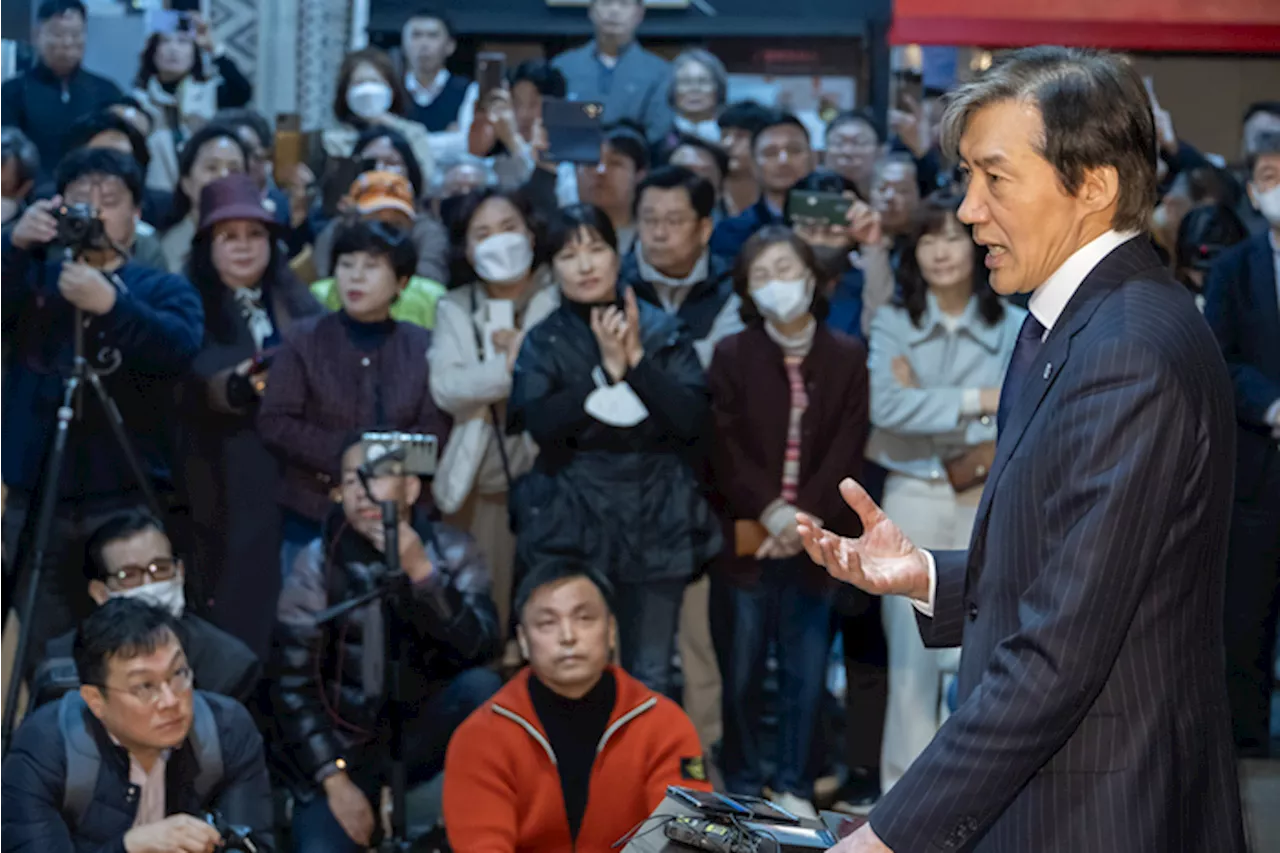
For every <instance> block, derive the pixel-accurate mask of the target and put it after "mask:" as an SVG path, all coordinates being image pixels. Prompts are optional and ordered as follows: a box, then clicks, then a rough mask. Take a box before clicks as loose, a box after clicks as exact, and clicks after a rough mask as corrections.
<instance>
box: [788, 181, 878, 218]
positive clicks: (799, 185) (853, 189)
mask: <svg viewBox="0 0 1280 853" xmlns="http://www.w3.org/2000/svg"><path fill="white" fill-rule="evenodd" d="M794 192H806V193H845V192H850V193H853V194H854V196H855V197H856V198H859V199H862V193H860V192H858V187H857V185H856V184H854V182H853V181H851V180H849V179H848V178H846V177H845V176H843V175H840V174H837V173H836V172H833V171H831V170H830V169H827V168H820V169H814V170H813V171H812V172H810V173H809V174H807V175H805V176H804V177H803V178H801V179H800V180H798V181H796V182H795V183H794V184H793V185H792V186H791V192H789V193H787V200H786V202H785V203H784V205H783V208H782V218H783V220H785V221H786V223H787V225H795V218H796V211H794V210H792V209H791V193H794ZM862 200H863V201H866V199H862Z"/></svg>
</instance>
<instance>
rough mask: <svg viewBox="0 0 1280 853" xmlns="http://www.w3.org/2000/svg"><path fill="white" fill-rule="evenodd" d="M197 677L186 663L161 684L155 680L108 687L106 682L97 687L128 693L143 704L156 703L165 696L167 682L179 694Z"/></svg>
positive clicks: (170, 688) (172, 691) (176, 694)
mask: <svg viewBox="0 0 1280 853" xmlns="http://www.w3.org/2000/svg"><path fill="white" fill-rule="evenodd" d="M195 679H196V675H195V673H194V672H192V671H191V667H189V666H185V665H184V666H181V667H179V668H178V669H176V670H174V673H173V675H171V676H169V677H168V678H166V679H165V680H164V681H162V682H160V683H159V684H157V683H155V682H154V681H144V682H143V683H142V684H135V685H133V686H132V687H108V686H107V685H105V684H99V685H97V687H98V689H99V690H114V691H115V692H117V693H128V694H129V695H130V696H132V697H133V698H134V699H137V700H138V701H139V702H141V703H142V704H143V705H155V704H157V703H158V702H159V701H160V699H161V698H162V697H163V696H164V686H165V685H166V684H167V685H168V686H169V691H170V692H171V693H173V695H174V696H178V695H180V694H183V693H186V692H187V691H188V690H190V689H191V685H192V684H194V683H195Z"/></svg>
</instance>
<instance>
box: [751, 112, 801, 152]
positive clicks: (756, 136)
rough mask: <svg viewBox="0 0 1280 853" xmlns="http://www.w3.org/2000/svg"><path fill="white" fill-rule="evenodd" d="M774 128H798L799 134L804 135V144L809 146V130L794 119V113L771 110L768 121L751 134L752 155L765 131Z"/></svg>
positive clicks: (798, 120)
mask: <svg viewBox="0 0 1280 853" xmlns="http://www.w3.org/2000/svg"><path fill="white" fill-rule="evenodd" d="M775 127H796V128H799V129H800V132H801V133H803V134H804V141H805V143H806V144H810V141H809V128H807V127H805V126H804V122H802V121H801V120H800V119H798V118H796V116H795V113H788V112H783V111H782V110H771V111H770V112H769V115H768V119H767V120H766V121H765V122H764V123H763V124H761V125H760V126H759V127H758V128H756V130H755V132H753V133H752V134H751V151H752V153H753V154H754V153H755V150H756V145H758V144H759V142H760V137H761V135H763V134H764V132H765V131H767V130H773V129H774V128H775Z"/></svg>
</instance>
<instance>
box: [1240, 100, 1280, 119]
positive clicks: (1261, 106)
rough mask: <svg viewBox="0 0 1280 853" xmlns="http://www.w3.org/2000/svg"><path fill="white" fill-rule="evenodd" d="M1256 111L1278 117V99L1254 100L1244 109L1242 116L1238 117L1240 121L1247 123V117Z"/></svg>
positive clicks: (1279, 106) (1279, 108)
mask: <svg viewBox="0 0 1280 853" xmlns="http://www.w3.org/2000/svg"><path fill="white" fill-rule="evenodd" d="M1258 113H1266V114H1267V115H1272V116H1275V117H1276V118H1280V101H1254V102H1253V103H1252V104H1250V105H1249V106H1248V107H1247V108H1246V109H1245V111H1244V118H1242V119H1240V123H1241V124H1248V123H1249V119H1251V118H1253V117H1254V116H1256V115H1257V114H1258Z"/></svg>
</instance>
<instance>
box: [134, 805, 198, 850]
mask: <svg viewBox="0 0 1280 853" xmlns="http://www.w3.org/2000/svg"><path fill="white" fill-rule="evenodd" d="M221 844H222V836H220V835H218V831H217V830H216V829H214V828H213V827H212V826H210V825H209V824H207V823H205V822H204V821H202V820H200V819H198V818H194V817H192V816H191V815H187V814H176V815H170V816H169V817H167V818H165V819H164V820H162V821H160V822H159V823H149V824H147V825H145V826H138V827H134V828H133V829H131V830H129V831H128V832H127V833H125V836H124V849H125V851H127V853H174V851H179V853H213V851H214V850H217V849H218V847H219V846H220V845H221Z"/></svg>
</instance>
